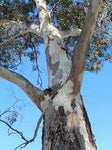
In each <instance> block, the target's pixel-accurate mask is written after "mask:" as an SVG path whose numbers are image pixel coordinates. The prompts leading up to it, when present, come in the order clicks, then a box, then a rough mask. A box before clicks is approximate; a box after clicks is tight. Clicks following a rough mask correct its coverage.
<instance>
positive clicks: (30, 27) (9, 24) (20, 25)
mask: <svg viewBox="0 0 112 150" xmlns="http://www.w3.org/2000/svg"><path fill="white" fill-rule="evenodd" d="M0 26H3V27H5V28H7V29H8V28H10V29H11V30H12V31H13V30H14V31H15V30H16V31H17V30H19V29H21V30H22V31H24V30H25V31H26V30H27V31H28V32H31V33H34V34H36V35H38V36H40V25H38V24H34V23H29V24H28V23H26V22H25V21H12V20H4V21H1V22H0Z"/></svg>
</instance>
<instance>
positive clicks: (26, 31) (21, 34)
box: [0, 30, 29, 46]
mask: <svg viewBox="0 0 112 150" xmlns="http://www.w3.org/2000/svg"><path fill="white" fill-rule="evenodd" d="M28 32H29V31H28V30H25V31H23V32H20V33H18V34H16V35H13V36H11V37H10V38H8V39H6V40H4V41H3V42H2V43H0V46H2V45H3V44H6V43H7V42H9V41H12V40H14V39H15V38H17V37H19V36H23V35H24V34H26V33H28Z"/></svg>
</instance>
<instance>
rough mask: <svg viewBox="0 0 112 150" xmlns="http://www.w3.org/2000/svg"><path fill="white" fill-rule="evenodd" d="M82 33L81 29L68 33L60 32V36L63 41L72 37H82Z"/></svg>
mask: <svg viewBox="0 0 112 150" xmlns="http://www.w3.org/2000/svg"><path fill="white" fill-rule="evenodd" d="M80 33H81V29H79V28H76V29H71V30H68V31H60V34H61V36H62V38H63V39H64V38H67V37H70V36H75V37H77V36H80Z"/></svg>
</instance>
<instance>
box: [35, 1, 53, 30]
mask: <svg viewBox="0 0 112 150" xmlns="http://www.w3.org/2000/svg"><path fill="white" fill-rule="evenodd" d="M35 3H36V6H37V9H38V11H39V19H40V29H41V28H42V27H43V28H44V26H43V25H48V23H49V22H50V18H51V16H50V13H49V11H48V8H47V5H46V2H45V0H35Z"/></svg>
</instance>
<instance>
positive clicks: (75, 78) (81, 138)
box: [0, 0, 102, 150]
mask: <svg viewBox="0 0 112 150" xmlns="http://www.w3.org/2000/svg"><path fill="white" fill-rule="evenodd" d="M101 2H102V0H93V1H92V3H91V5H90V8H89V12H88V15H87V18H86V21H85V24H84V27H83V29H82V32H81V30H80V29H75V30H73V31H74V32H72V34H74V36H77V35H78V36H79V35H80V32H81V35H80V38H79V41H78V44H77V46H76V50H74V54H73V60H72V62H71V61H70V60H69V59H68V57H67V54H66V51H65V49H64V47H63V38H64V37H69V36H71V30H70V31H66V32H62V31H59V30H58V29H57V28H55V27H54V26H53V25H52V23H51V18H50V13H49V11H48V9H47V5H46V2H45V0H35V3H36V6H37V9H38V13H39V19H40V25H39V27H38V26H37V25H34V24H32V25H31V26H30V29H28V31H30V32H33V33H34V32H35V33H36V34H37V35H39V36H41V37H42V38H43V39H44V45H45V52H46V60H47V67H48V77H49V79H48V82H49V90H44V91H41V90H39V89H38V88H36V87H35V86H33V85H32V84H31V83H30V82H29V81H28V80H27V79H25V78H24V77H23V76H21V75H19V74H18V73H14V72H12V71H10V70H7V69H4V68H3V67H1V66H0V77H2V78H5V79H6V80H9V81H11V82H13V83H15V84H16V85H17V86H19V87H20V88H21V89H22V90H23V91H24V92H25V93H26V94H27V95H28V96H29V97H30V99H31V100H32V101H33V102H34V103H35V104H36V106H37V107H38V108H39V109H40V110H41V111H42V112H43V114H44V117H43V135H42V150H96V149H97V148H96V145H95V142H94V136H93V134H92V131H91V125H90V122H89V119H88V116H87V113H86V110H85V107H84V104H83V100H82V98H81V95H80V87H81V81H82V76H83V72H84V66H85V59H86V53H87V49H88V44H89V42H90V39H91V36H92V34H93V30H94V26H95V22H96V19H97V14H98V10H99V8H100V6H101ZM21 27H22V25H21ZM26 27H27V26H26V25H25V28H26ZM72 36H73V35H72Z"/></svg>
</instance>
